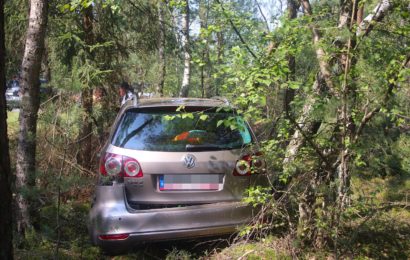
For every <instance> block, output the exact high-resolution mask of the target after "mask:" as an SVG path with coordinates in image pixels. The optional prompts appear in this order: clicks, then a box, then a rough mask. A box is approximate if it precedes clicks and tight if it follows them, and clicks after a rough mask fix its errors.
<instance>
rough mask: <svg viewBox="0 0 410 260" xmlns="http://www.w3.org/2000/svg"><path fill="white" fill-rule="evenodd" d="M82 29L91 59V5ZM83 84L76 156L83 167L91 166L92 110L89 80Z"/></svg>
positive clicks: (91, 92)
mask: <svg viewBox="0 0 410 260" xmlns="http://www.w3.org/2000/svg"><path fill="white" fill-rule="evenodd" d="M83 30H84V33H85V36H84V37H85V38H84V41H85V43H86V48H87V49H86V52H87V57H86V59H90V60H92V59H93V53H92V50H91V46H92V45H93V44H94V35H93V7H92V5H90V6H89V7H87V8H86V9H84V10H83ZM83 83H84V84H85V86H83V89H82V90H81V108H82V121H81V129H80V133H79V136H78V144H79V154H78V156H77V160H78V164H80V165H81V166H82V167H83V168H85V169H91V168H92V165H93V163H92V140H91V137H92V130H93V129H92V126H93V125H92V112H93V89H92V86H90V83H91V82H83Z"/></svg>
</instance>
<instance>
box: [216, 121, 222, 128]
mask: <svg viewBox="0 0 410 260" xmlns="http://www.w3.org/2000/svg"><path fill="white" fill-rule="evenodd" d="M223 123H224V120H219V121H218V123H216V127H219V126H220V125H222V124H223Z"/></svg>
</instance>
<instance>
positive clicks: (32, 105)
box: [16, 0, 47, 234]
mask: <svg viewBox="0 0 410 260" xmlns="http://www.w3.org/2000/svg"><path fill="white" fill-rule="evenodd" d="M46 27H47V1H46V0H31V1H30V17H29V26H28V29H27V38H26V46H25V50H24V57H23V62H22V82H21V83H22V84H21V91H22V107H21V110H20V116H19V122H20V131H19V136H18V144H17V163H16V188H17V197H16V206H17V211H18V212H17V216H16V220H17V230H18V232H19V233H20V234H24V232H25V230H26V229H27V227H29V226H30V225H31V223H30V216H29V208H28V207H29V203H28V200H27V198H26V197H25V196H24V195H23V193H24V191H23V190H24V189H26V188H30V187H32V186H34V184H35V170H36V130H37V129H36V128H37V112H38V108H39V103H40V100H39V86H40V82H39V76H40V69H41V60H42V55H43V51H44V38H45V35H46Z"/></svg>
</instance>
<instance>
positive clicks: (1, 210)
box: [0, 1, 13, 260]
mask: <svg viewBox="0 0 410 260" xmlns="http://www.w3.org/2000/svg"><path fill="white" fill-rule="evenodd" d="M4 35H5V34H4V1H0V114H1V116H0V198H1V200H0V237H1V239H0V259H1V260H3V259H4V260H6V259H13V232H12V231H13V230H12V222H11V221H12V207H11V202H12V194H11V170H10V155H9V141H8V137H7V107H6V97H5V90H6V77H5V69H6V68H5V56H6V49H5V44H4V41H5V39H4Z"/></svg>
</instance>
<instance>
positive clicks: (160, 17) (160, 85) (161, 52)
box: [157, 1, 166, 97]
mask: <svg viewBox="0 0 410 260" xmlns="http://www.w3.org/2000/svg"><path fill="white" fill-rule="evenodd" d="M158 23H159V46H158V56H159V57H158V58H159V72H160V74H159V82H158V86H157V93H158V94H159V95H160V96H161V97H163V96H164V83H165V75H166V66H165V65H166V63H165V62H166V60H165V24H164V3H163V2H162V1H159V2H158Z"/></svg>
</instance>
